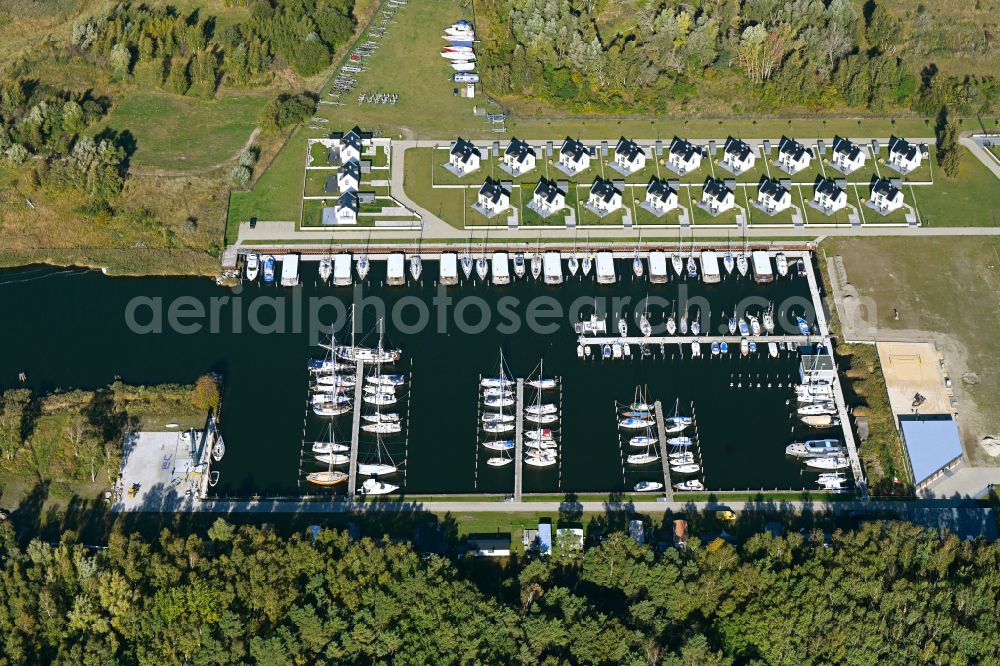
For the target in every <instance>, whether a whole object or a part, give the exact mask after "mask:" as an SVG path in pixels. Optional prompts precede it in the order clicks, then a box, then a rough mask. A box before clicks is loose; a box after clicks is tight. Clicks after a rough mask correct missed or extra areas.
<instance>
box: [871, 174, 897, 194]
mask: <svg viewBox="0 0 1000 666" xmlns="http://www.w3.org/2000/svg"><path fill="white" fill-rule="evenodd" d="M872 194H881V195H882V196H884V197H885V198H886V199H895V198H896V195H897V194H899V188H898V187H896V186H895V185H893V184H892V183H890V182H889V181H888V180H886V179H885V178H879V179H877V180H876V181H875V183H874V184H873V185H872Z"/></svg>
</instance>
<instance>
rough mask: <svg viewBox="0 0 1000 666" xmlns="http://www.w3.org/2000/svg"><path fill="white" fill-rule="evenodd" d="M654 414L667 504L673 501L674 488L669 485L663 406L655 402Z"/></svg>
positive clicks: (668, 455) (668, 454)
mask: <svg viewBox="0 0 1000 666" xmlns="http://www.w3.org/2000/svg"><path fill="white" fill-rule="evenodd" d="M653 411H654V412H655V414H656V437H657V439H659V440H660V462H661V463H663V494H664V495H665V496H666V498H667V501H668V502H673V501H674V486H673V484H672V483H670V451H668V450H667V428H666V424H665V423H664V422H663V405H662V404H661V403H660V401H659V400H657V401H656V402H655V403H653Z"/></svg>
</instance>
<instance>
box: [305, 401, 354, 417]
mask: <svg viewBox="0 0 1000 666" xmlns="http://www.w3.org/2000/svg"><path fill="white" fill-rule="evenodd" d="M312 410H313V413H314V414H315V415H316V416H340V415H341V414H346V413H347V412H349V411H351V405H349V404H338V403H335V402H318V403H313V406H312Z"/></svg>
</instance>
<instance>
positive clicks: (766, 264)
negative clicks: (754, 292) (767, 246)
mask: <svg viewBox="0 0 1000 666" xmlns="http://www.w3.org/2000/svg"><path fill="white" fill-rule="evenodd" d="M751 259H752V262H751V265H752V266H753V279H754V280H756V281H757V282H774V273H773V272H772V271H771V258H770V257H769V256H768V254H767V252H764V251H763V250H757V251H755V252H753V253H752V254H751Z"/></svg>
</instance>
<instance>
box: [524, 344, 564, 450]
mask: <svg viewBox="0 0 1000 666" xmlns="http://www.w3.org/2000/svg"><path fill="white" fill-rule="evenodd" d="M544 376H545V362H544V361H540V362H539V364H538V379H537V380H535V381H534V382H533V383H534V384H536V388H537V387H538V386H541V385H542V384H544V383H545V382H546V381H552V382H555V380H554V379H553V380H546V379H544ZM557 411H558V408H557V407H556V406H555V405H554V404H550V403H546V404H543V403H542V389H540V388H537V396H536V400H535V404H534V405H531V406H529V407H525V410H524V418H525V419H526V420H528V421H531V422H533V423H536V424H538V425H536V426H535V431H534V433H533V434H534V437H531V443H529V444H528V448H529V450H528V451H527V453H526V455H525V458H524V464H526V465H531V466H532V467H550V466H552V465H555V464H556V462H557V461H558V458H557V455H556V451H555V449H556V444H555V441H554V439H553V437H552V430H551V428H542V424H543V423H553V422H555V421H557V420H558V418H559V417H558V415H557ZM529 432H530V431H529ZM545 433H547V435H546V434H545Z"/></svg>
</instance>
